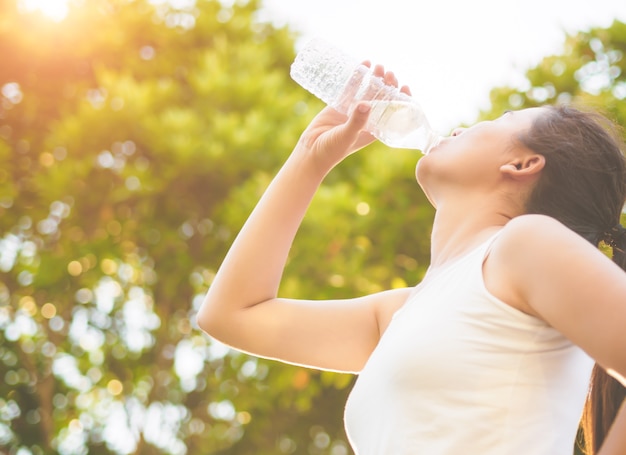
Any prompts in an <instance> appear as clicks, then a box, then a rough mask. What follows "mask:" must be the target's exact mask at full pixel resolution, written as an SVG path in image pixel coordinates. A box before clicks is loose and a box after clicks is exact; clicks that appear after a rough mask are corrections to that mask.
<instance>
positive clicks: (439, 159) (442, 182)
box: [415, 108, 547, 207]
mask: <svg viewBox="0 0 626 455" xmlns="http://www.w3.org/2000/svg"><path fill="white" fill-rule="evenodd" d="M546 112H547V110H546V109H544V108H530V109H524V110H521V111H508V112H506V113H505V114H503V115H502V116H501V117H499V118H498V119H496V120H490V121H484V122H480V123H477V124H475V125H473V126H472V127H470V128H457V129H455V130H454V131H452V134H451V135H450V136H449V137H446V138H444V139H443V140H442V141H441V142H440V143H439V145H437V146H436V147H434V148H433V149H431V150H430V152H429V154H428V155H426V156H424V157H422V158H421V159H420V160H419V161H418V163H417V168H416V171H415V172H416V178H417V181H418V183H419V184H420V186H421V187H422V189H423V190H424V192H425V193H426V195H427V196H428V198H429V199H430V201H431V202H432V203H433V205H435V207H436V206H437V200H438V198H439V197H441V196H443V195H445V194H448V189H456V190H459V191H460V194H464V193H466V192H467V191H472V189H474V188H476V189H479V190H482V191H497V190H498V185H499V184H500V183H501V182H502V177H503V175H502V172H501V168H502V166H504V165H506V164H507V163H511V162H512V161H513V160H514V159H516V157H517V156H520V155H521V154H524V153H526V154H528V153H533V152H532V151H529V150H528V149H525V148H524V147H523V146H522V145H521V144H519V143H518V142H517V141H515V137H516V136H517V134H519V133H520V132H522V131H524V130H527V129H528V128H530V126H531V125H532V123H533V121H534V120H535V119H536V118H537V117H539V116H540V115H542V114H544V113H546Z"/></svg>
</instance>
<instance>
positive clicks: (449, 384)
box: [345, 236, 593, 455]
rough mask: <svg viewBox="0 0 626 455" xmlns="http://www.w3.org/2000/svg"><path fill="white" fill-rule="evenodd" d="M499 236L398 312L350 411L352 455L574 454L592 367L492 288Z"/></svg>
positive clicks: (439, 274) (427, 284)
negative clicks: (489, 260) (488, 264)
mask: <svg viewBox="0 0 626 455" xmlns="http://www.w3.org/2000/svg"><path fill="white" fill-rule="evenodd" d="M494 238H495V236H494V237H492V238H491V239H490V240H489V241H488V242H485V243H484V244H483V245H481V246H480V247H478V248H476V249H475V250H473V251H472V252H470V253H469V254H467V255H465V256H463V257H461V258H460V259H457V260H456V261H454V262H453V263H450V264H448V265H446V266H444V267H443V268H441V269H440V270H437V271H436V273H431V272H429V273H427V274H426V277H425V278H424V280H423V281H422V283H420V285H419V286H418V288H417V293H416V294H415V295H414V296H413V297H412V298H411V299H409V300H408V301H407V302H406V303H405V304H404V305H403V306H402V307H401V308H400V309H399V310H398V311H397V312H396V313H395V314H394V316H393V318H392V320H391V322H390V324H389V326H388V328H387V330H386V331H385V333H384V334H383V336H382V337H381V339H380V342H379V343H378V346H377V347H376V349H375V350H374V352H373V353H372V355H371V356H370V358H369V360H368V362H367V364H366V365H365V367H364V368H363V370H362V371H361V373H360V374H359V377H358V379H357V381H356V383H355V386H354V388H353V389H352V392H351V393H350V396H349V398H348V402H347V405H346V410H345V424H346V431H347V434H348V438H349V440H350V443H351V444H352V447H353V449H354V450H355V453H356V454H357V455H409V454H410V455H528V454H532V455H572V453H573V450H574V449H573V448H574V443H575V437H576V432H577V429H578V424H579V420H580V417H581V414H582V409H583V405H584V401H585V397H586V395H587V389H588V385H589V380H590V375H591V369H592V366H593V360H592V359H591V358H589V357H588V356H587V355H586V354H585V353H584V352H583V351H582V350H581V349H580V348H578V347H577V346H575V345H573V344H572V343H571V342H570V341H569V340H567V339H566V338H565V337H564V336H563V335H561V334H560V333H559V332H557V331H556V330H554V329H553V328H551V327H550V326H548V325H547V324H546V323H545V322H543V321H541V320H539V319H537V318H535V317H532V316H530V315H527V314H526V313H523V312H521V311H519V310H517V309H515V308H513V307H511V306H510V305H507V304H506V303H504V302H502V301H501V300H499V299H497V298H496V297H494V296H493V295H492V294H490V293H489V291H487V289H486V288H485V285H484V280H483V276H482V264H483V261H484V258H485V257H486V255H487V254H488V251H489V247H490V245H491V242H492V241H493V239H494Z"/></svg>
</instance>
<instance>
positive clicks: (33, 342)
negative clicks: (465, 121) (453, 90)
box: [0, 0, 626, 455]
mask: <svg viewBox="0 0 626 455" xmlns="http://www.w3.org/2000/svg"><path fill="white" fill-rule="evenodd" d="M20 4H22V6H23V2H21V3H20V2H19V1H17V0H0V90H1V95H0V163H1V164H0V452H2V453H7V454H15V455H28V454H33V455H38V454H53V453H60V454H87V453H89V454H130V453H141V454H186V453H187V454H200V453H202V454H233V455H234V454H236V455H248V454H250V455H251V454H256V455H266V454H303V455H304V454H310V455H349V454H351V450H350V449H349V447H348V444H347V443H346V440H345V434H344V431H343V424H342V413H343V407H344V403H345V399H346V395H347V393H348V391H349V389H350V385H351V384H352V381H353V377H351V376H349V375H341V374H334V373H328V372H318V371H313V370H308V369H304V368H297V367H293V366H288V365H282V364H279V363H276V362H272V361H267V360H260V359H256V358H252V357H249V356H247V355H244V354H241V353H237V352H234V351H232V350H230V349H228V348H227V347H225V346H223V345H221V344H220V343H217V342H215V341H214V340H211V339H210V338H209V337H207V336H205V335H204V334H203V333H201V332H200V331H199V330H198V329H197V327H196V326H195V322H194V314H195V312H196V310H197V308H198V306H199V304H200V302H201V300H202V298H203V295H204V294H205V292H206V290H207V289H208V287H209V286H210V284H211V281H212V279H213V276H214V274H215V271H216V269H217V268H218V267H219V265H220V262H221V260H222V258H223V256H224V254H225V253H226V250H227V248H228V246H229V245H230V243H231V241H232V240H233V238H234V235H235V234H236V233H237V231H238V229H239V228H240V226H241V225H242V223H243V221H244V220H245V218H246V217H247V215H248V213H249V212H250V210H251V209H252V207H253V205H254V204H255V202H256V201H257V200H258V198H259V197H260V195H261V193H262V191H263V190H264V188H265V187H266V185H267V184H268V183H269V181H270V179H271V177H272V176H273V174H274V173H275V172H276V171H277V169H278V167H279V166H280V164H281V163H282V162H283V161H284V159H285V158H286V157H287V155H288V154H289V153H290V150H291V148H292V146H293V144H294V143H295V141H296V140H297V138H298V136H299V134H300V132H301V131H302V130H303V128H304V127H305V126H306V125H307V123H308V121H309V120H310V119H311V118H312V117H313V116H314V115H315V113H316V112H317V111H318V110H319V109H320V108H321V106H322V105H321V102H319V101H318V100H317V99H314V98H313V97H312V96H311V95H309V94H308V93H307V92H305V91H304V90H303V89H301V88H300V87H298V86H297V85H296V84H295V83H294V82H293V81H291V79H290V78H289V66H290V64H291V62H292V60H293V58H294V55H295V54H294V42H295V40H296V38H297V36H298V34H297V30H290V29H289V28H288V27H276V26H273V25H271V24H269V23H263V22H260V21H259V20H258V19H257V17H258V16H257V12H258V11H259V9H260V6H261V4H260V1H257V0H251V1H239V2H234V3H233V2H229V3H220V2H219V1H217V0H196V1H195V2H194V1H184V2H181V1H178V2H177V1H171V2H166V1H148V0H90V1H82V2H80V1H75V2H73V3H72V2H70V9H69V12H68V14H67V17H66V18H65V19H64V20H63V21H52V20H50V18H48V17H45V16H44V15H43V14H42V13H41V12H40V11H37V10H33V11H30V10H26V9H25V8H23V7H22V8H18V6H19V5H20ZM563 43H564V45H563V50H562V53H561V54H560V55H554V56H546V58H545V59H544V60H543V61H542V62H541V63H540V64H539V65H538V66H537V67H536V68H532V69H530V70H528V72H527V74H526V78H527V87H525V88H524V89H523V90H520V89H512V88H507V87H497V88H494V89H493V91H492V93H491V103H492V106H491V108H490V109H489V110H488V111H486V112H481V113H477V119H481V118H492V117H495V116H498V115H500V114H501V113H502V111H504V110H506V109H519V108H523V107H528V106H535V105H540V104H544V103H555V102H569V101H573V102H583V103H585V104H588V105H592V106H595V107H598V108H600V109H602V110H603V111H604V112H605V113H606V114H607V115H609V116H610V117H611V118H613V119H614V120H616V121H617V122H618V123H621V124H622V125H626V103H625V102H624V99H625V98H626V58H625V56H624V54H625V53H626V24H624V23H621V22H618V21H616V22H614V23H613V24H612V25H611V26H610V27H609V28H606V29H592V30H588V31H581V32H580V33H577V34H574V35H570V36H564V37H563ZM416 159H417V156H416V154H415V152H412V151H407V150H390V149H387V148H385V147H383V146H381V145H379V144H374V145H372V146H370V147H368V148H367V149H365V150H364V151H363V152H361V153H359V154H356V155H354V156H352V157H350V158H349V159H348V160H346V161H345V162H344V163H342V165H341V166H339V167H338V168H337V169H335V170H334V171H333V172H332V173H331V174H330V176H329V177H328V179H327V180H326V182H325V184H324V185H323V187H322V188H321V189H320V191H319V193H318V195H317V197H316V199H315V200H314V203H313V206H312V208H311V210H310V212H309V214H308V215H307V218H306V219H305V222H304V225H303V226H302V229H301V232H300V234H299V236H298V238H297V239H296V243H295V245H294V247H293V250H292V253H291V258H290V261H289V264H288V268H287V270H286V272H285V276H284V281H283V286H282V291H281V292H282V294H283V295H285V296H291V297H306V298H329V297H333V298H338V297H350V296H355V295H360V294H363V293H369V292H373V291H378V290H382V289H386V288H392V287H400V286H406V285H414V284H415V283H417V282H418V281H419V280H420V278H421V277H422V275H423V273H424V271H425V268H426V266H427V263H428V255H429V247H428V245H429V229H430V223H431V221H432V216H433V211H432V208H431V207H430V206H429V205H428V203H427V201H426V200H425V198H424V196H423V195H422V193H421V192H420V191H419V189H418V187H417V185H416V184H415V181H414V167H415V162H416ZM242 286H245V283H242ZM286 342H288V340H286ZM312 349H314V347H312Z"/></svg>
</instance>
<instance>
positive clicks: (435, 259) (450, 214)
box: [430, 201, 518, 269]
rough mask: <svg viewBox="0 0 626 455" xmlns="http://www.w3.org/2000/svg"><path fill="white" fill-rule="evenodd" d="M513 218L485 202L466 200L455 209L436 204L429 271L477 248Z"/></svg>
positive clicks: (512, 215) (511, 215) (510, 214)
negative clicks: (476, 202) (472, 202)
mask: <svg viewBox="0 0 626 455" xmlns="http://www.w3.org/2000/svg"><path fill="white" fill-rule="evenodd" d="M516 215H518V214H517V213H515V214H512V213H507V212H506V211H502V210H499V209H497V208H496V207H494V206H492V205H490V204H488V203H484V204H478V205H477V204H471V203H470V202H469V201H465V203H463V204H457V206H456V207H454V206H450V205H445V204H443V205H439V206H438V207H437V211H436V213H435V220H434V223H433V230H432V235H431V250H430V253H431V261H430V267H431V269H433V268H437V267H440V266H441V265H444V264H446V263H447V262H448V261H451V260H454V259H456V258H458V257H460V256H462V255H463V254H465V253H467V252H468V251H470V250H472V249H473V248H475V247H476V246H478V245H480V244H481V243H482V242H484V241H486V240H487V239H488V238H489V237H490V236H491V235H493V234H494V233H495V232H497V231H498V230H500V229H501V228H502V227H503V226H504V225H505V224H506V223H507V222H508V221H509V220H510V219H511V218H513V217H514V216H516Z"/></svg>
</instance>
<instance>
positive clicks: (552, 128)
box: [518, 106, 626, 455]
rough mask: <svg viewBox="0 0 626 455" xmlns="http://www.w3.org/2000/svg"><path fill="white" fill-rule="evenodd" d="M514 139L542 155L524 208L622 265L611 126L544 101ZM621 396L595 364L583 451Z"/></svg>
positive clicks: (623, 175)
mask: <svg viewBox="0 0 626 455" xmlns="http://www.w3.org/2000/svg"><path fill="white" fill-rule="evenodd" d="M518 140H519V141H520V142H521V143H522V144H523V145H524V146H526V147H527V148H529V149H531V150H533V151H534V152H536V153H539V154H541V155H543V156H544V157H545V160H546V163H545V167H544V169H543V171H542V175H541V177H540V178H539V180H538V181H537V184H536V186H535V187H534V189H533V190H532V192H531V194H530V196H529V199H528V202H527V205H526V212H527V213H538V214H543V215H548V216H550V217H552V218H555V219H557V220H559V221H560V222H561V223H563V224H564V225H565V226H567V227H569V228H570V229H572V230H573V231H574V232H577V233H578V234H580V235H581V236H582V237H584V238H585V239H587V240H589V241H590V242H591V243H593V244H594V245H595V246H599V245H600V244H601V242H604V245H605V246H606V247H607V248H611V249H612V257H613V261H615V262H616V263H617V264H618V265H619V266H620V267H621V268H622V269H624V270H626V253H625V251H626V230H625V229H624V228H623V227H621V224H620V217H621V215H622V212H623V210H624V203H625V202H626V159H625V157H624V154H623V152H622V149H623V148H624V145H623V141H622V139H620V137H619V134H618V131H617V126H616V125H614V124H612V123H611V122H609V121H608V120H607V119H606V118H605V117H604V116H602V115H600V114H598V113H594V112H586V111H581V110H579V109H575V108H572V107H567V106H548V107H546V113H545V114H544V115H541V116H539V117H538V118H537V119H536V120H535V121H534V123H533V125H532V126H531V128H530V129H529V130H527V131H525V132H523V133H522V134H521V135H519V137H518ZM625 396H626V389H625V388H624V387H623V386H622V385H621V384H620V383H619V382H618V381H617V380H615V379H614V378H613V377H611V376H609V375H608V374H607V373H606V371H604V369H602V368H601V367H600V366H599V365H597V364H596V365H595V366H594V370H593V373H592V378H591V384H590V387H589V395H588V397H587V403H586V404H585V411H584V415H583V421H582V429H583V437H584V441H585V446H586V451H587V453H588V454H589V455H594V454H596V453H597V452H598V450H599V448H600V446H601V445H602V443H603V442H604V439H605V437H606V435H607V433H608V431H609V429H610V427H611V424H612V423H613V420H614V419H615V416H616V414H617V412H618V410H619V408H620V405H621V403H622V402H623V401H624V397H625Z"/></svg>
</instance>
